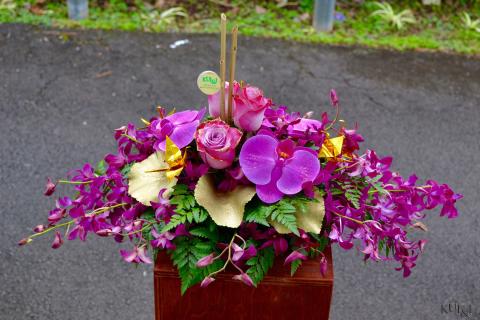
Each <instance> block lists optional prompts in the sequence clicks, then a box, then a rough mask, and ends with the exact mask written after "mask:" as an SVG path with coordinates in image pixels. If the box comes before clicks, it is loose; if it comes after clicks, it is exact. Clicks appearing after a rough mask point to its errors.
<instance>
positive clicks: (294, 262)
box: [290, 259, 302, 277]
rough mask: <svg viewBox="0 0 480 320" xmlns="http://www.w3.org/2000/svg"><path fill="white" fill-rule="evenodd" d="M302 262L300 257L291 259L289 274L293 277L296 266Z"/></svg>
mask: <svg viewBox="0 0 480 320" xmlns="http://www.w3.org/2000/svg"><path fill="white" fill-rule="evenodd" d="M301 264H302V260H301V259H297V260H293V261H292V263H291V264H290V275H291V276H292V277H293V276H294V275H295V272H297V270H298V267H300V266H301Z"/></svg>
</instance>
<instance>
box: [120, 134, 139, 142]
mask: <svg viewBox="0 0 480 320" xmlns="http://www.w3.org/2000/svg"><path fill="white" fill-rule="evenodd" d="M122 136H123V137H126V138H128V139H130V140H132V141H133V142H135V143H139V144H142V142H140V141H138V140H137V139H135V138H134V137H132V136H131V135H128V134H126V133H122Z"/></svg>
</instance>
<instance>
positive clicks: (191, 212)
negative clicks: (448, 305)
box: [19, 16, 462, 293]
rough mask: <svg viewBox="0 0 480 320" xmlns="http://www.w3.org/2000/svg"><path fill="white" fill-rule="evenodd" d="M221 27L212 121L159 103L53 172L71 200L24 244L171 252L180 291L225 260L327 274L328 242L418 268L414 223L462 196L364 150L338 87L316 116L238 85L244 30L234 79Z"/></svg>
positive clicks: (144, 254)
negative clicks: (109, 241)
mask: <svg viewBox="0 0 480 320" xmlns="http://www.w3.org/2000/svg"><path fill="white" fill-rule="evenodd" d="M225 25H226V19H225V17H224V16H222V38H221V39H222V44H221V45H222V50H221V51H222V53H221V55H222V57H221V63H220V65H221V78H220V80H221V81H217V80H218V79H217V78H216V74H215V73H213V72H207V74H205V75H204V76H203V78H205V79H206V81H207V85H206V87H205V88H203V89H204V90H202V91H204V92H205V93H209V96H208V111H209V116H208V117H206V119H205V114H206V109H205V108H203V109H201V110H199V111H196V110H188V111H180V112H175V111H172V112H170V113H169V114H166V110H165V109H164V108H161V107H159V108H158V114H157V115H156V116H154V117H152V118H150V119H149V120H145V119H142V123H143V125H142V126H141V127H136V126H135V125H134V124H133V123H129V124H128V125H127V126H123V127H121V128H119V129H116V130H115V134H114V137H115V140H116V142H117V152H116V153H114V154H107V155H106V156H105V157H104V159H103V160H101V161H100V162H99V163H98V164H97V165H96V166H92V165H90V164H85V165H84V166H83V167H82V168H80V169H77V170H73V171H70V172H69V173H68V174H67V178H66V179H65V180H56V181H55V180H52V179H50V178H49V179H48V180H47V184H46V188H45V192H44V193H45V195H46V196H51V195H52V194H53V193H54V192H55V189H56V188H57V186H58V185H59V184H68V185H70V186H72V187H73V189H74V190H75V195H74V196H73V197H61V198H59V199H57V201H56V204H55V207H54V208H53V209H52V210H51V211H50V213H49V215H48V218H47V220H48V222H47V223H46V224H42V225H38V226H36V227H35V228H34V229H33V231H34V233H33V234H31V235H30V236H28V237H26V238H24V239H22V240H21V241H20V242H19V244H20V245H25V244H28V243H30V242H31V241H32V240H33V239H35V238H36V237H38V236H41V235H44V234H47V233H54V239H53V243H52V248H54V249H57V248H59V247H60V246H61V245H62V244H63V242H64V240H63V239H64V238H67V239H68V240H75V239H80V240H82V241H85V240H86V239H87V237H88V236H89V235H97V236H100V237H112V238H113V239H114V240H115V241H117V242H119V243H120V242H125V241H130V242H131V243H132V245H131V249H127V250H120V254H121V256H122V257H123V259H124V260H125V261H127V262H130V263H134V264H140V263H152V261H153V260H154V258H155V255H156V253H157V252H158V251H159V250H166V251H167V253H168V254H169V255H170V257H171V259H172V261H173V264H174V265H175V266H176V267H177V269H178V272H179V276H180V278H181V280H182V286H181V290H182V293H183V292H185V291H186V290H187V289H188V288H189V287H191V286H193V285H195V284H197V283H200V285H201V286H202V287H205V286H207V285H209V284H210V283H211V282H213V281H214V280H215V276H216V275H217V274H218V273H220V272H222V271H224V270H225V269H226V268H227V267H228V266H231V268H234V269H236V270H237V271H238V274H237V275H235V276H234V279H236V280H239V281H241V282H243V283H245V284H246V285H249V286H256V285H257V284H258V283H259V282H260V281H261V280H262V278H263V277H264V276H265V274H266V273H267V272H268V270H269V268H270V267H271V266H272V265H273V263H274V260H275V257H277V256H282V257H283V258H284V263H285V264H288V265H290V268H291V274H292V276H293V275H294V274H295V272H296V270H297V269H298V268H299V267H300V266H301V264H302V261H304V260H306V259H309V258H316V259H318V260H319V261H320V268H319V272H320V273H321V274H323V275H325V273H326V271H327V265H328V264H327V261H326V256H325V255H324V253H323V252H324V250H325V248H326V247H327V246H331V245H332V244H338V245H339V246H340V247H341V248H343V249H345V250H350V249H352V248H353V247H354V246H355V244H356V247H357V250H359V251H361V252H362V253H363V257H364V260H373V261H395V262H396V263H398V267H397V268H396V270H399V271H403V275H404V276H405V277H407V276H408V275H410V272H411V269H412V268H413V267H415V264H416V260H417V258H418V256H419V255H420V254H421V253H422V252H423V250H424V247H425V244H426V240H424V239H412V237H411V234H410V231H411V230H412V229H415V228H417V229H420V230H424V231H426V226H425V225H424V224H423V223H422V222H421V220H422V219H423V218H424V217H425V213H424V211H426V210H431V209H434V208H436V207H438V206H441V207H442V209H441V212H440V215H441V216H447V217H448V218H455V217H456V216H457V210H456V208H455V202H456V201H457V200H459V199H461V198H462V196H461V195H460V194H456V193H454V192H453V191H452V190H451V188H450V187H449V186H448V185H446V184H438V183H437V182H435V181H432V180H427V181H426V183H424V184H421V185H417V177H416V176H415V175H412V176H410V177H408V178H407V179H404V178H403V177H401V176H400V175H399V174H398V173H396V172H394V171H391V169H390V165H391V163H392V158H391V157H379V156H378V155H377V153H376V152H375V151H373V150H366V152H364V153H360V152H359V149H360V147H359V144H360V143H361V142H363V141H364V139H363V137H362V136H361V135H360V134H359V133H358V132H357V129H356V128H355V129H352V128H350V129H347V128H346V127H345V126H344V122H343V121H341V119H340V118H339V114H340V104H339V99H338V97H337V94H336V92H335V91H334V90H332V91H331V92H330V100H331V104H332V107H333V108H335V117H334V118H333V119H330V118H329V116H328V115H327V113H326V112H325V113H323V114H322V116H321V118H320V119H318V120H317V119H312V113H311V112H310V113H307V114H305V115H303V116H302V115H300V114H299V113H297V112H289V111H288V109H287V107H285V106H275V105H274V104H273V102H272V100H271V99H269V98H266V97H265V96H264V94H263V92H262V91H261V90H260V89H259V88H256V87H254V86H250V85H248V84H245V83H244V82H241V83H238V82H236V81H234V80H233V75H234V66H235V53H236V31H237V29H236V28H234V30H233V40H232V52H233V55H232V58H231V69H230V81H229V82H226V81H225V80H224V79H225V65H224V63H223V62H224V61H225V50H224V48H225V41H226V40H225ZM201 76H202V75H201ZM217 77H218V76H217ZM203 78H202V79H203ZM199 79H201V78H200V77H199ZM205 79H204V80H205ZM229 83H230V84H229ZM199 86H200V85H199ZM212 88H213V89H214V90H212ZM220 88H221V89H220ZM201 89H202V87H201ZM216 89H218V90H216ZM226 106H227V107H226ZM62 230H63V231H62ZM61 231H62V232H61Z"/></svg>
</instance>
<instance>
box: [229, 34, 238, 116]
mask: <svg viewBox="0 0 480 320" xmlns="http://www.w3.org/2000/svg"><path fill="white" fill-rule="evenodd" d="M237 33H238V26H235V27H233V29H232V47H231V49H230V85H229V86H228V108H227V121H228V122H229V123H230V124H232V122H233V82H234V81H235V64H236V62H237Z"/></svg>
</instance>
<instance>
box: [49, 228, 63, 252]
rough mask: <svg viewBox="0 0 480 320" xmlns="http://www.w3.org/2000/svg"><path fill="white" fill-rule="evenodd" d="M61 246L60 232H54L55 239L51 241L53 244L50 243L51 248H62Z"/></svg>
mask: <svg viewBox="0 0 480 320" xmlns="http://www.w3.org/2000/svg"><path fill="white" fill-rule="evenodd" d="M62 244H63V239H62V235H61V234H60V232H58V231H57V232H55V239H53V243H52V248H53V249H58V248H60V247H61V246H62Z"/></svg>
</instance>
